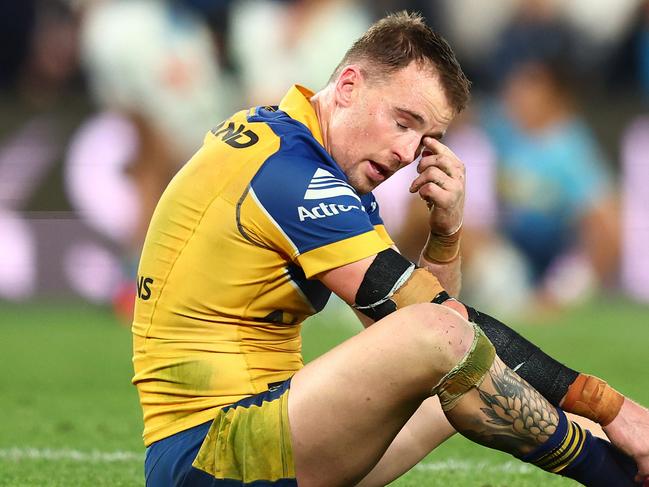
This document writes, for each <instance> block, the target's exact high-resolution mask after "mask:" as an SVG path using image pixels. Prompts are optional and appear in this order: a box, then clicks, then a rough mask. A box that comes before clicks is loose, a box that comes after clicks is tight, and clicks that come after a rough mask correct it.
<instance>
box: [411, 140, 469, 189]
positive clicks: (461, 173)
mask: <svg viewBox="0 0 649 487" xmlns="http://www.w3.org/2000/svg"><path fill="white" fill-rule="evenodd" d="M423 142H424V150H423V152H422V156H423V157H422V158H421V160H420V161H419V164H418V165H417V171H418V172H419V173H420V174H421V173H422V172H423V171H425V170H426V169H427V168H428V167H430V166H436V167H439V168H440V169H441V170H442V171H444V172H445V173H446V174H448V175H449V176H450V177H452V178H455V179H459V180H460V181H463V180H464V177H465V168H464V164H463V163H462V161H461V160H460V159H459V158H458V157H457V156H456V155H455V154H454V153H453V151H452V150H451V149H449V148H448V147H446V146H445V145H444V144H442V143H441V142H440V141H438V140H435V139H433V138H432V137H425V138H424V141H423Z"/></svg>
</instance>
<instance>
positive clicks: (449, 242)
mask: <svg viewBox="0 0 649 487" xmlns="http://www.w3.org/2000/svg"><path fill="white" fill-rule="evenodd" d="M461 234H462V227H461V225H460V227H458V228H457V229H456V230H455V231H454V232H453V233H451V234H450V235H436V234H433V233H430V234H429V235H428V240H427V241H426V245H424V248H423V249H422V251H421V255H420V256H419V262H418V264H419V266H420V267H423V268H424V269H426V270H428V271H429V272H430V273H431V274H433V275H434V276H435V277H436V278H437V279H438V280H439V282H440V284H441V285H442V287H443V288H444V289H445V290H446V292H447V293H449V294H450V295H451V296H454V297H457V296H458V295H459V294H460V288H461V287H462V270H461V265H462V257H461V256H460V237H461Z"/></svg>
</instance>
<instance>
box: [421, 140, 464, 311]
mask: <svg viewBox="0 0 649 487" xmlns="http://www.w3.org/2000/svg"><path fill="white" fill-rule="evenodd" d="M423 144H424V151H423V154H422V158H421V160H420V162H419V165H418V166H417V172H418V173H419V175H418V176H417V178H415V180H414V181H413V182H412V184H411V185H410V192H411V193H415V192H417V193H419V196H420V197H421V198H422V199H423V200H424V201H426V204H427V205H428V208H429V218H428V224H429V227H430V232H429V234H428V240H427V241H426V245H425V246H424V248H423V250H422V252H421V256H420V257H419V262H418V264H419V266H420V267H423V268H424V269H426V270H428V271H430V272H431V273H432V274H433V275H434V276H435V277H437V279H438V280H439V282H440V283H441V284H442V286H443V287H444V289H445V290H446V291H447V292H448V293H449V294H450V295H451V296H458V295H459V293H460V288H461V286H462V277H461V276H462V274H461V268H460V266H461V256H460V236H461V233H462V218H463V214H464V195H465V192H466V171H465V168H464V164H463V163H462V161H461V160H460V159H459V158H458V157H457V156H456V155H455V154H454V153H453V151H451V150H450V149H449V148H448V147H446V146H445V145H444V144H442V143H441V142H439V141H438V140H436V139H434V138H432V137H425V138H424V140H423ZM465 317H466V315H465Z"/></svg>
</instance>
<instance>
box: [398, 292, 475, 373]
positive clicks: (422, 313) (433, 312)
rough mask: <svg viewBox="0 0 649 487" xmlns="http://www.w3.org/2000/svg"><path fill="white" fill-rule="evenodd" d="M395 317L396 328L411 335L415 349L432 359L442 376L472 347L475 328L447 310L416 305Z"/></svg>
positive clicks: (426, 304) (436, 305) (429, 304)
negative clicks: (396, 318)
mask: <svg viewBox="0 0 649 487" xmlns="http://www.w3.org/2000/svg"><path fill="white" fill-rule="evenodd" d="M396 313H398V314H399V315H400V318H401V319H400V320H399V322H400V323H399V326H400V327H403V328H404V330H406V332H407V333H410V334H411V336H412V340H413V341H414V342H415V343H416V346H420V347H422V350H423V351H424V352H423V353H425V354H426V355H428V356H431V355H432V357H431V358H433V360H434V363H433V366H434V368H435V370H437V371H438V372H440V373H442V374H444V373H446V372H448V371H449V370H451V369H452V368H453V367H454V366H455V365H456V364H457V363H458V362H459V361H460V360H462V359H463V358H464V357H465V356H466V354H467V353H468V352H469V349H470V347H471V345H472V343H473V338H474V328H473V326H472V325H471V324H470V323H469V322H467V321H466V320H465V319H464V318H462V317H461V316H460V315H459V314H458V313H457V312H455V311H453V310H451V309H449V308H448V307H446V306H442V305H438V304H432V303H419V304H413V305H411V306H407V307H405V308H403V309H401V310H398V311H397V312H396Z"/></svg>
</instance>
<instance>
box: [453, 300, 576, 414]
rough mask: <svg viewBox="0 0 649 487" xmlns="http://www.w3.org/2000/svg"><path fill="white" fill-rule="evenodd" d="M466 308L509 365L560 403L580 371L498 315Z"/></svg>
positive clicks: (548, 396) (536, 387)
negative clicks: (496, 316) (514, 328)
mask: <svg viewBox="0 0 649 487" xmlns="http://www.w3.org/2000/svg"><path fill="white" fill-rule="evenodd" d="M465 306H466V305H465ZM466 309H467V311H468V313H469V321H471V322H473V323H475V324H476V325H478V326H479V327H480V328H481V329H482V331H484V333H485V335H487V337H488V338H489V340H491V343H493V345H494V347H495V348H496V353H497V354H498V357H500V359H501V360H502V361H503V362H504V363H505V364H506V365H507V367H509V368H510V369H512V370H513V371H515V372H516V373H517V374H518V375H520V376H521V377H522V378H523V379H525V380H526V381H527V382H529V383H530V385H532V387H534V388H535V389H536V390H537V391H539V392H540V393H541V394H542V395H543V397H545V398H546V399H547V400H548V401H550V403H551V404H553V405H554V406H558V405H559V403H560V402H561V399H562V398H563V396H565V395H566V393H567V392H568V387H570V384H572V383H573V382H574V381H575V379H576V378H577V376H578V375H579V372H576V371H575V370H572V369H570V368H568V367H566V366H565V365H563V364H562V363H560V362H557V361H556V360H555V359H553V358H552V357H550V356H549V355H548V354H546V353H545V352H543V351H542V350H541V349H540V348H539V347H537V346H536V345H534V344H533V343H531V342H529V341H528V340H526V339H525V338H523V337H522V336H521V335H519V334H518V333H516V332H515V331H514V330H512V329H511V328H509V327H508V326H506V325H505V324H503V323H501V322H500V321H498V320H496V319H495V318H492V317H491V316H489V315H486V314H484V313H481V312H479V311H476V310H475V309H473V308H471V307H469V306H466Z"/></svg>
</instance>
